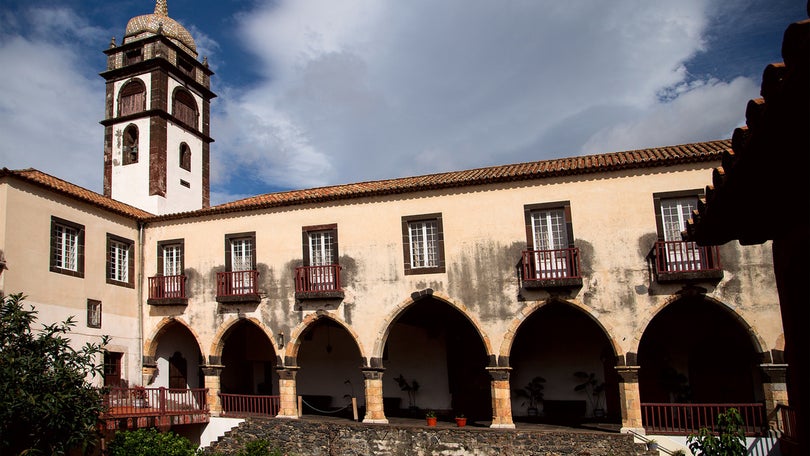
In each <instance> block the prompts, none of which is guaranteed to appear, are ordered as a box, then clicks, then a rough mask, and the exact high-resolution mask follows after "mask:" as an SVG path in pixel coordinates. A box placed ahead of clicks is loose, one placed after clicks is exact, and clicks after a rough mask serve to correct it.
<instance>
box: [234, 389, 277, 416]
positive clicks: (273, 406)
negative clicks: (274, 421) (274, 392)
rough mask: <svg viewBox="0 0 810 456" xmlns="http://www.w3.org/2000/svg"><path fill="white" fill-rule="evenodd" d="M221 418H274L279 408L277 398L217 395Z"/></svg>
mask: <svg viewBox="0 0 810 456" xmlns="http://www.w3.org/2000/svg"><path fill="white" fill-rule="evenodd" d="M219 397H220V399H221V400H222V416H226V417H239V418H243V417H247V416H276V415H278V410H279V408H280V406H281V401H280V399H279V396H253V395H247V394H224V393H220V394H219Z"/></svg>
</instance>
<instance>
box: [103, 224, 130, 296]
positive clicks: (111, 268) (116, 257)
mask: <svg viewBox="0 0 810 456" xmlns="http://www.w3.org/2000/svg"><path fill="white" fill-rule="evenodd" d="M132 245H133V244H132V241H130V240H128V239H124V238H120V237H118V236H114V235H111V234H108V235H107V283H111V284H115V285H125V286H129V287H133V286H134V280H133V271H134V266H135V259H134V258H133V257H134V255H133V252H132V250H133V249H132Z"/></svg>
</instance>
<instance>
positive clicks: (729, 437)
mask: <svg viewBox="0 0 810 456" xmlns="http://www.w3.org/2000/svg"><path fill="white" fill-rule="evenodd" d="M717 429H718V431H719V432H718V435H714V433H712V431H710V430H709V429H707V428H705V427H703V428H700V431H699V432H698V433H697V435H695V434H691V435H689V437H687V439H686V442H687V444H688V445H689V449H690V450H692V453H694V454H695V455H697V456H745V454H746V449H745V431H744V430H743V420H742V417H741V416H740V412H739V411H738V410H737V409H736V408H733V407H732V408H730V409H728V410H726V411H725V412H723V413H721V414H719V415H718V416H717Z"/></svg>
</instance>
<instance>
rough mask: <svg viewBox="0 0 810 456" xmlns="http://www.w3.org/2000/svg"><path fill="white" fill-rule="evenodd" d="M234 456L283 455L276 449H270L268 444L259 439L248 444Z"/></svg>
mask: <svg viewBox="0 0 810 456" xmlns="http://www.w3.org/2000/svg"><path fill="white" fill-rule="evenodd" d="M236 456H284V453H282V452H281V450H279V449H277V448H273V449H271V448H270V442H268V441H267V440H264V439H260V440H254V441H252V442H248V444H247V445H245V448H244V449H243V450H241V451H239V453H236Z"/></svg>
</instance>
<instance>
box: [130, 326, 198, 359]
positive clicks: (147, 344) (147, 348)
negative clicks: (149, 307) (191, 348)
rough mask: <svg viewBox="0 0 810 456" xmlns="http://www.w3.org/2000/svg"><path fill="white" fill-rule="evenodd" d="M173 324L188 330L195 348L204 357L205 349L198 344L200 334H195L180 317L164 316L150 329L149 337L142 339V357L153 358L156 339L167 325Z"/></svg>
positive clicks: (155, 350) (156, 345)
mask: <svg viewBox="0 0 810 456" xmlns="http://www.w3.org/2000/svg"><path fill="white" fill-rule="evenodd" d="M173 324H179V325H181V326H183V327H184V328H185V329H187V330H188V332H189V333H190V334H191V337H193V338H194V341H195V342H196V343H197V349H198V350H199V351H200V353H201V354H202V356H203V357H205V351H203V349H202V344H200V336H199V334H197V331H195V330H194V328H192V327H191V325H189V324H188V323H186V322H185V321H184V320H183V319H182V318H178V317H166V318H163V319H162V320H160V322H158V324H157V325H155V327H154V328H153V329H152V332H151V334H150V335H149V337H147V338H145V339H144V341H143V354H144V357H149V358H154V357H155V355H156V354H157V348H158V339H159V338H160V336H161V335H162V334H164V333H165V332H166V330H167V329H168V328H169V326H171V325H173Z"/></svg>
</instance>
